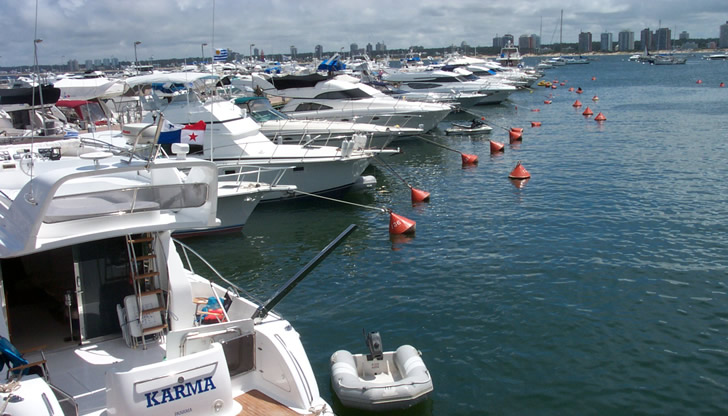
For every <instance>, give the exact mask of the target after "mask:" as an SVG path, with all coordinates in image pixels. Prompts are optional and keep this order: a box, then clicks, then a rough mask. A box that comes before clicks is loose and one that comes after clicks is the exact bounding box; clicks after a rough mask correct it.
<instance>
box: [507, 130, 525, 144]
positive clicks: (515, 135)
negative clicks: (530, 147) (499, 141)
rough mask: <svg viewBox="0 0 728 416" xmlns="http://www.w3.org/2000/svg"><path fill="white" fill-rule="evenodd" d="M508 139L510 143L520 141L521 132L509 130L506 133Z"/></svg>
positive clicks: (521, 137)
mask: <svg viewBox="0 0 728 416" xmlns="http://www.w3.org/2000/svg"><path fill="white" fill-rule="evenodd" d="M508 137H509V138H510V139H511V141H514V140H522V139H523V132H521V131H514V130H510V131H509V132H508Z"/></svg>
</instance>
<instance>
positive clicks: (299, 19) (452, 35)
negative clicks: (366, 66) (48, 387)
mask: <svg viewBox="0 0 728 416" xmlns="http://www.w3.org/2000/svg"><path fill="white" fill-rule="evenodd" d="M643 3H645V2H637V1H635V0H625V1H621V2H619V3H617V2H612V1H605V2H600V3H598V4H584V3H583V2H579V3H577V2H575V1H560V2H555V1H550V0H543V1H541V2H539V3H537V4H534V3H532V2H528V1H524V0H513V1H511V2H508V3H507V4H482V2H479V1H475V0H461V1H455V2H453V3H451V4H449V5H448V6H444V5H443V3H442V2H440V1H437V2H436V1H432V0H420V1H417V2H414V1H410V0H404V1H400V2H396V3H392V2H384V1H380V0H370V1H369V2H367V3H365V4H351V3H347V2H338V1H321V0H313V1H310V2H294V1H290V0H277V1H273V2H266V3H252V2H233V1H231V0H217V1H215V0H208V1H193V0H155V2H154V4H153V6H152V5H150V4H149V2H142V1H140V0H129V1H127V2H124V3H123V4H121V3H119V2H112V1H110V0H97V1H93V2H92V1H87V0H39V3H38V19H37V20H38V23H37V29H36V25H35V4H34V3H31V4H28V2H27V1H23V0H6V1H4V2H3V3H2V5H0V24H2V25H3V26H4V27H6V28H12V30H10V31H8V32H9V33H7V35H6V36H5V39H4V40H5V42H4V43H3V45H2V46H0V66H24V65H32V64H33V45H34V39H36V37H37V38H38V39H43V42H42V43H39V44H37V46H38V60H39V63H40V64H41V65H43V64H59V63H65V62H67V61H69V60H72V59H75V60H77V61H79V62H85V61H86V60H88V59H97V57H99V56H103V57H110V58H116V59H118V60H119V61H133V60H134V54H135V53H136V52H138V56H139V60H145V61H147V60H149V59H167V58H173V57H175V56H196V55H199V53H200V52H201V45H202V44H205V45H208V46H207V47H206V48H205V47H204V46H203V47H202V49H203V50H204V52H206V55H208V57H211V56H212V54H213V53H214V51H213V48H230V49H233V50H236V51H239V52H240V53H243V54H246V55H247V54H248V53H247V52H248V50H249V45H251V44H255V47H256V48H259V49H261V50H264V51H265V52H266V54H267V55H268V54H289V53H290V47H291V45H295V47H296V49H297V51H298V53H311V52H313V51H314V48H315V47H316V45H324V50H328V51H335V50H339V49H340V48H342V47H343V48H344V51H348V50H349V46H350V45H351V44H352V43H357V44H359V45H366V44H368V43H371V44H375V43H376V42H380V41H382V40H383V41H384V42H386V44H387V46H388V48H389V49H405V48H408V47H409V46H412V45H420V46H423V47H425V48H435V47H441V46H445V45H453V44H454V45H459V44H460V43H461V42H463V41H465V42H467V43H468V44H469V45H473V46H489V45H491V43H492V42H491V40H492V38H493V37H495V36H496V35H498V34H501V35H502V34H505V33H511V34H513V35H514V37H515V38H516V39H518V38H519V37H520V36H521V35H522V34H528V35H530V34H538V35H539V36H540V38H541V44H544V45H547V44H555V43H559V41H560V37H561V38H562V39H563V42H564V43H577V40H578V36H579V34H580V33H582V32H591V33H593V34H596V36H599V34H601V33H614V34H615V35H616V34H617V33H619V32H621V31H623V30H629V31H632V32H635V33H639V32H640V31H641V30H643V29H644V28H648V27H649V28H650V29H651V30H653V31H654V30H656V29H657V28H659V27H665V28H669V29H670V30H671V32H672V34H673V36H674V37H677V35H678V34H679V33H681V32H682V31H686V32H688V33H690V36H691V38H698V39H702V38H716V39H717V38H718V37H719V29H720V26H721V24H724V23H725V22H726V20H728V3H726V2H725V1H717V0H705V1H702V2H700V3H699V4H685V3H684V2H678V1H672V0H670V1H657V2H652V3H650V4H643ZM213 5H214V14H215V16H214V17H213ZM562 9H563V10H564V20H563V31H562V29H561V22H560V11H561V10H562ZM213 21H214V24H213ZM213 31H214V33H215V35H214V37H213ZM560 33H563V35H562V36H560ZM597 39H598V38H597ZM137 42H139V43H137ZM135 43H136V47H135Z"/></svg>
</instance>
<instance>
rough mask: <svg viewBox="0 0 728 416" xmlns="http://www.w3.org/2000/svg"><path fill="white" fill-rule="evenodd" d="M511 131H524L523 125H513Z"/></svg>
mask: <svg viewBox="0 0 728 416" xmlns="http://www.w3.org/2000/svg"><path fill="white" fill-rule="evenodd" d="M511 131H517V132H519V133H523V127H511Z"/></svg>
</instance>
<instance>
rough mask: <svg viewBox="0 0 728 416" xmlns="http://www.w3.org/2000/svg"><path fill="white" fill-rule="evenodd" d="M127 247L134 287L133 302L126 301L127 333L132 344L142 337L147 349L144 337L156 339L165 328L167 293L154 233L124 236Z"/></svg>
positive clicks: (135, 344)
mask: <svg viewBox="0 0 728 416" xmlns="http://www.w3.org/2000/svg"><path fill="white" fill-rule="evenodd" d="M126 247H127V251H128V254H129V265H130V266H131V267H130V270H131V281H132V284H133V286H134V299H133V300H134V302H131V300H132V299H131V298H130V297H129V298H130V299H129V302H125V303H127V304H126V305H125V306H126V309H127V311H126V313H127V317H128V319H129V321H130V322H129V323H130V324H131V325H130V326H129V333H130V335H131V343H132V345H133V346H134V347H137V346H138V345H139V341H140V340H141V342H142V345H143V347H144V349H146V348H147V345H146V342H147V339H150V340H156V339H158V338H159V337H160V336H161V335H163V334H164V332H165V330H166V329H167V303H166V296H165V292H164V290H163V289H162V285H161V276H160V273H159V265H158V261H157V255H156V253H155V247H156V234H152V233H144V234H136V235H127V236H126ZM134 308H135V309H134Z"/></svg>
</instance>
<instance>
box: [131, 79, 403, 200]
mask: <svg viewBox="0 0 728 416" xmlns="http://www.w3.org/2000/svg"><path fill="white" fill-rule="evenodd" d="M175 76H179V77H180V78H181V79H193V78H194V77H195V76H196V75H195V74H191V73H183V74H178V75H175V74H155V75H149V76H142V77H133V78H129V79H128V80H127V82H128V83H129V84H130V85H131V86H132V87H135V86H140V85H152V84H154V86H155V88H157V87H161V88H164V89H165V90H167V91H172V90H173V92H171V93H169V94H168V95H167V96H166V97H165V98H162V99H160V98H159V97H158V96H156V95H154V94H151V95H147V96H146V98H147V99H148V100H147V101H146V102H145V106H147V107H146V108H147V109H149V110H155V111H159V112H161V113H163V114H164V117H165V119H166V120H168V121H170V122H171V123H175V124H178V125H189V124H194V123H198V122H200V121H204V122H205V124H206V127H205V132H204V136H205V137H204V141H203V143H202V144H197V145H192V146H191V147H192V148H191V150H190V157H199V158H204V159H207V160H213V161H215V163H217V165H218V167H219V169H220V173H221V174H222V175H224V177H225V178H227V179H226V180H233V179H235V180H248V181H254V182H266V183H277V184H279V185H294V186H296V188H297V190H296V192H270V193H266V194H265V195H263V197H262V201H263V202H266V201H272V200H281V199H289V198H295V197H301V196H306V194H331V193H337V192H342V191H345V190H348V189H349V188H351V187H352V186H354V185H357V184H362V185H363V186H373V184H374V183H375V182H376V180H374V178H373V177H367V178H362V176H361V175H362V173H363V172H364V169H366V167H367V166H369V164H370V162H371V160H372V159H373V158H374V156H375V155H380V154H393V153H397V151H396V150H387V149H367V148H366V143H365V141H352V140H349V141H347V142H346V145H342V146H340V147H334V146H317V145H313V144H310V143H309V144H278V143H274V142H272V141H271V140H270V139H269V138H267V137H266V136H264V135H263V134H262V133H261V132H260V126H259V125H258V124H257V123H256V122H255V121H254V120H253V118H251V117H250V116H249V115H248V114H247V113H246V112H245V111H243V110H242V109H241V108H239V107H237V106H235V104H233V103H232V102H230V101H229V100H226V99H222V98H218V97H216V96H214V97H210V98H208V99H206V100H205V101H204V102H203V101H202V100H200V98H199V97H200V96H199V95H198V94H197V93H196V92H195V91H194V90H193V89H191V88H184V87H185V86H186V85H188V84H189V82H184V83H183V84H182V87H183V88H181V89H178V88H177V87H176V86H174V85H176V84H175V83H173V82H171V81H170V79H172V78H173V77H175ZM210 76H211V75H210V74H201V75H199V77H200V78H199V79H200V80H202V79H205V78H209V77H210ZM165 80H166V81H165ZM190 82H191V81H190ZM173 84H174V85H173ZM170 88H171V89H170ZM153 117H154V112H149V113H147V114H146V115H145V118H144V122H145V123H150V122H152V121H153ZM145 123H142V124H133V125H132V124H127V125H125V126H124V131H125V132H126V133H127V134H128V135H129V136H131V137H133V136H134V135H135V134H136V132H137V131H138V129H140V128H142V127H143V126H144V125H145ZM254 168H263V169H264V170H263V171H253V169H254ZM281 170H285V172H284V173H283V174H282V176H281V175H280V172H281Z"/></svg>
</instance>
